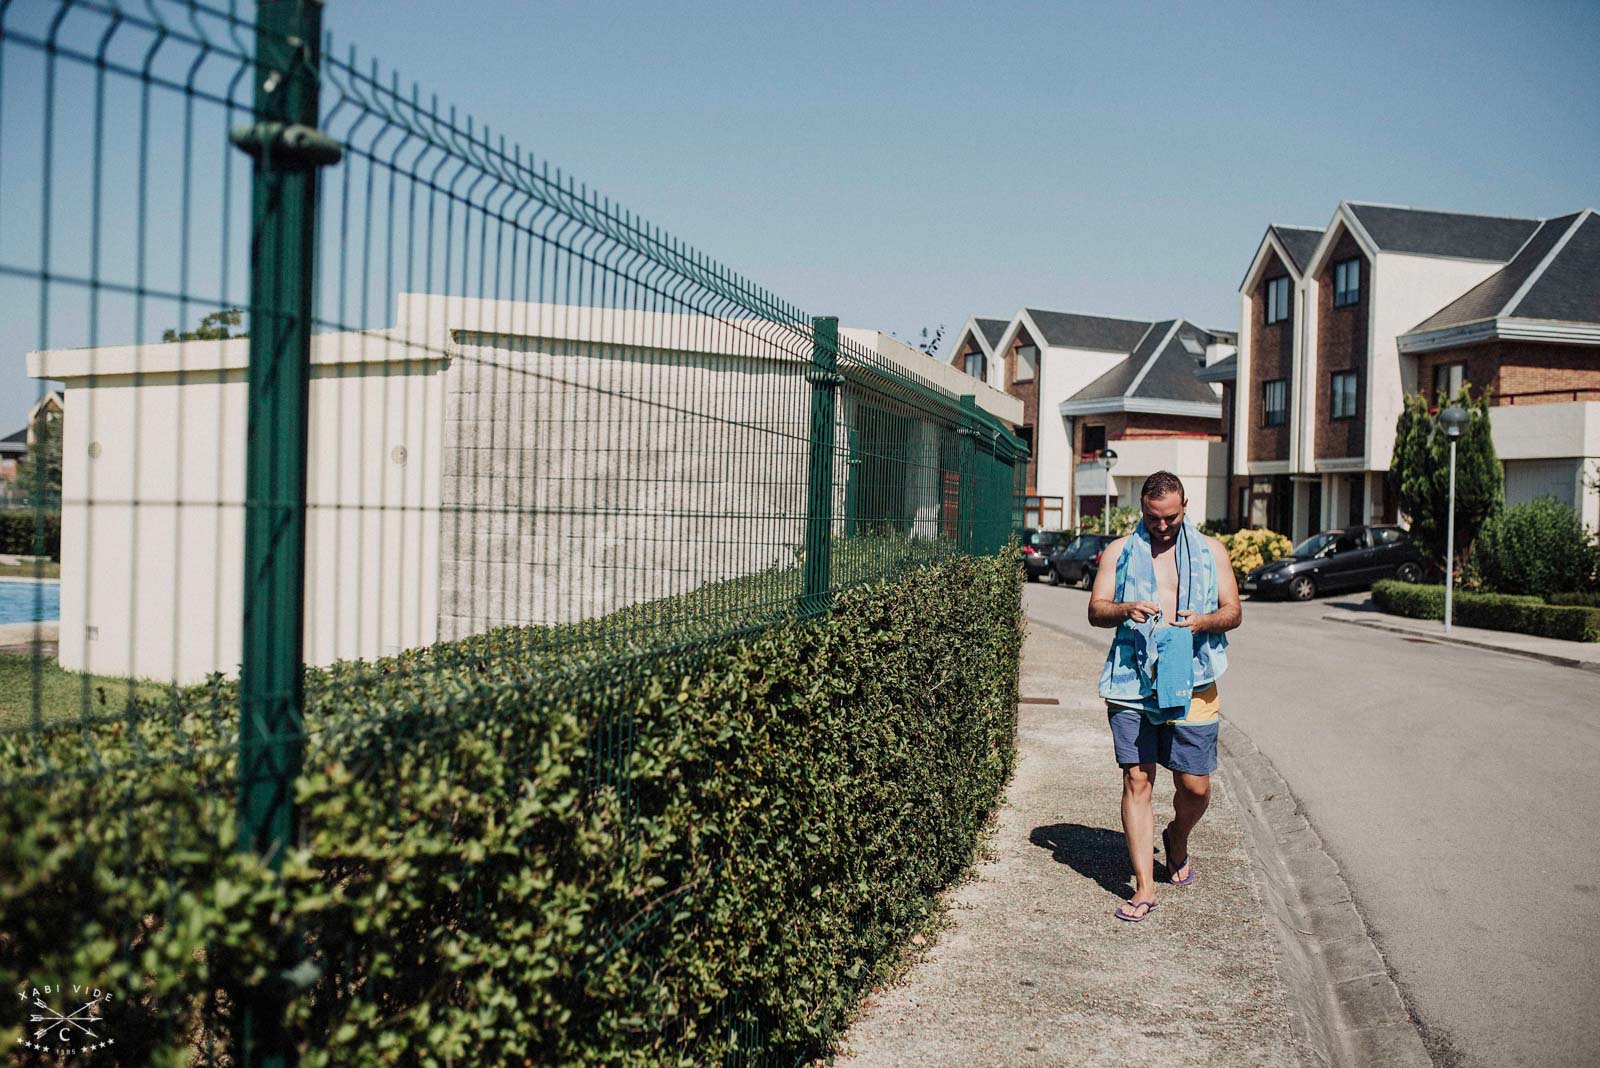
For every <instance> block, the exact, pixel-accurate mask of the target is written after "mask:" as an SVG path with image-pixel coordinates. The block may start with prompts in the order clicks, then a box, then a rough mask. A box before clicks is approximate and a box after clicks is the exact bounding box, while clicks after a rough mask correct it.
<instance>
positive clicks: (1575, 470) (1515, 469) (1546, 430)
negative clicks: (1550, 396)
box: [1489, 401, 1600, 530]
mask: <svg viewBox="0 0 1600 1068" xmlns="http://www.w3.org/2000/svg"><path fill="white" fill-rule="evenodd" d="M1489 425H1490V427H1491V429H1492V431H1493V433H1494V449H1495V453H1496V455H1498V456H1499V457H1500V459H1501V461H1502V462H1504V464H1505V466H1506V500H1507V502H1508V503H1512V504H1515V503H1517V502H1518V501H1520V500H1524V499H1527V500H1531V499H1532V498H1533V497H1536V496H1538V495H1539V494H1540V493H1541V492H1544V489H1545V488H1549V487H1551V486H1555V485H1556V484H1562V485H1568V486H1569V487H1570V488H1569V489H1568V490H1566V491H1563V492H1557V493H1556V496H1558V497H1560V498H1561V499H1563V500H1565V501H1567V502H1568V503H1569V504H1572V505H1574V506H1575V507H1576V508H1577V509H1578V513H1579V515H1581V516H1582V517H1583V522H1584V525H1585V526H1587V527H1589V528H1590V529H1591V530H1592V529H1596V528H1600V489H1597V488H1596V485H1595V482H1596V481H1597V480H1600V401H1577V402H1569V403H1566V404H1530V405H1526V406H1524V405H1520V404H1518V405H1501V406H1498V407H1494V408H1490V409H1489Z"/></svg>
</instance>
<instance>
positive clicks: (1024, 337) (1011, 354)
mask: <svg viewBox="0 0 1600 1068" xmlns="http://www.w3.org/2000/svg"><path fill="white" fill-rule="evenodd" d="M1027 345H1034V347H1035V348H1039V349H1040V353H1039V367H1038V369H1037V370H1036V371H1035V372H1034V375H1033V378H1032V379H1031V380H1027V381H1022V382H1018V381H1017V350H1018V349H1020V348H1023V347H1024V346H1027ZM1002 359H1004V360H1005V384H1006V392H1007V393H1009V394H1011V395H1012V396H1013V397H1015V398H1017V399H1018V400H1020V401H1021V402H1022V425H1023V426H1026V427H1031V428H1032V429H1033V455H1032V456H1031V457H1029V458H1028V481H1027V491H1026V492H1027V495H1028V496H1030V497H1033V496H1036V495H1037V494H1038V492H1039V379H1040V378H1042V377H1044V351H1043V349H1042V347H1040V346H1038V345H1036V344H1035V342H1034V340H1033V338H1032V337H1030V336H1029V335H1028V330H1027V327H1018V328H1017V336H1016V338H1015V339H1013V340H1012V342H1011V347H1010V348H1008V349H1006V351H1005V352H1004V353H1003V354H1002Z"/></svg>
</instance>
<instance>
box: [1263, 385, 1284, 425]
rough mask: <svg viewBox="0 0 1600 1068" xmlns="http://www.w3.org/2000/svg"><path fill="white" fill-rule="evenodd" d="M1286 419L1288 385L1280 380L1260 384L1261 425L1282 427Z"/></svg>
mask: <svg viewBox="0 0 1600 1068" xmlns="http://www.w3.org/2000/svg"><path fill="white" fill-rule="evenodd" d="M1288 419H1289V385H1288V383H1287V382H1285V381H1284V380H1283V379H1281V378H1274V379H1273V380H1272V381H1271V382H1263V383H1261V425H1262V426H1282V425H1283V424H1284V423H1286V422H1287V421H1288Z"/></svg>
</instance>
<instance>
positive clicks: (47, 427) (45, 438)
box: [19, 409, 62, 506]
mask: <svg viewBox="0 0 1600 1068" xmlns="http://www.w3.org/2000/svg"><path fill="white" fill-rule="evenodd" d="M61 420H62V415H61V413H60V412H57V411H51V410H50V409H46V410H44V411H42V412H40V413H39V416H38V418H36V419H35V420H34V421H33V427H32V430H33V433H32V435H31V436H30V440H29V442H28V456H27V459H26V460H24V461H23V463H22V465H21V466H22V470H21V471H20V472H19V474H20V475H21V476H22V477H21V479H20V480H19V481H20V482H21V483H22V485H24V486H26V487H27V493H28V496H29V497H30V498H31V499H33V500H34V501H41V502H44V503H45V504H47V505H51V506H55V505H58V504H59V503H60V501H61Z"/></svg>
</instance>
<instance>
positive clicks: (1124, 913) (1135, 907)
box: [1112, 901, 1159, 923]
mask: <svg viewBox="0 0 1600 1068" xmlns="http://www.w3.org/2000/svg"><path fill="white" fill-rule="evenodd" d="M1140 905H1147V906H1149V907H1148V908H1146V909H1145V910H1144V912H1143V913H1142V914H1141V913H1140V912H1139V906H1140ZM1158 907H1159V905H1158V903H1157V902H1154V901H1140V902H1137V903H1135V902H1131V901H1130V902H1129V903H1128V904H1126V905H1119V906H1117V911H1116V912H1113V913H1112V915H1113V916H1115V917H1116V918H1117V919H1119V920H1124V921H1126V922H1128V923H1143V922H1144V918H1145V917H1146V916H1148V915H1150V914H1151V913H1152V912H1154V911H1155V910H1156V909H1157V908H1158Z"/></svg>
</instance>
